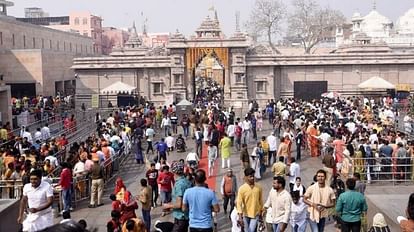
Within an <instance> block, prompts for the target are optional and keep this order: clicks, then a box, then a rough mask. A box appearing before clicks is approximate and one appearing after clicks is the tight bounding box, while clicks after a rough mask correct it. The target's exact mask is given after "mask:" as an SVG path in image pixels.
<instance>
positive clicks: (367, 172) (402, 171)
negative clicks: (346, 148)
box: [352, 156, 414, 184]
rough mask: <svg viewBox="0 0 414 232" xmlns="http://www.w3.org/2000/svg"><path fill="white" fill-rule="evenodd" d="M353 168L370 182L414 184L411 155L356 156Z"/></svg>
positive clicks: (413, 167) (363, 178) (413, 164)
mask: <svg viewBox="0 0 414 232" xmlns="http://www.w3.org/2000/svg"><path fill="white" fill-rule="evenodd" d="M352 170H353V172H354V173H355V172H358V173H359V174H360V175H361V179H362V180H363V181H366V182H369V183H383V184H387V183H388V184H398V183H402V182H404V183H406V184H414V173H413V171H414V163H413V159H412V158H411V157H385V156H380V157H372V158H355V157H354V158H352Z"/></svg>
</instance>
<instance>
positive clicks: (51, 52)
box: [0, 16, 94, 97]
mask: <svg viewBox="0 0 414 232" xmlns="http://www.w3.org/2000/svg"><path fill="white" fill-rule="evenodd" d="M93 55H94V53H93V41H92V39H91V38H89V37H85V36H80V35H77V34H73V33H68V32H63V31H58V30H54V29H50V28H46V27H42V26H37V25H33V24H29V23H24V22H20V21H18V20H16V18H13V17H10V16H0V74H1V76H2V77H3V80H2V81H3V82H4V83H5V84H7V85H10V86H11V96H12V97H23V96H27V97H32V96H36V95H39V94H41V95H46V96H49V95H55V94H57V92H59V93H64V94H74V90H75V82H74V80H75V77H74V75H75V74H74V72H73V70H71V69H70V67H71V65H72V61H73V59H74V58H75V57H81V56H93Z"/></svg>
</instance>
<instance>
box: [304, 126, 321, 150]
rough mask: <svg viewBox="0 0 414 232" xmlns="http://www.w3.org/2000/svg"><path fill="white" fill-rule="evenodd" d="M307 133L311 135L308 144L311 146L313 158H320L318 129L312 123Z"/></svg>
mask: <svg viewBox="0 0 414 232" xmlns="http://www.w3.org/2000/svg"><path fill="white" fill-rule="evenodd" d="M306 133H307V134H308V135H309V136H308V142H309V146H310V155H311V156H312V157H317V156H319V154H320V153H319V140H318V139H317V138H316V136H318V134H319V132H318V129H316V128H315V126H314V125H313V124H312V123H311V124H309V126H308V129H307V130H306Z"/></svg>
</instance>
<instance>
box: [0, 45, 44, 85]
mask: <svg viewBox="0 0 414 232" xmlns="http://www.w3.org/2000/svg"><path fill="white" fill-rule="evenodd" d="M0 72H2V74H3V79H4V82H5V83H6V84H12V83H13V84H16V83H35V84H36V92H38V93H42V92H43V89H42V83H43V66H42V53H41V51H40V50H39V49H33V50H8V51H3V52H1V53H0Z"/></svg>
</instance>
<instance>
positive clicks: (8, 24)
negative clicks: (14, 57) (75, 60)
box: [0, 16, 93, 56]
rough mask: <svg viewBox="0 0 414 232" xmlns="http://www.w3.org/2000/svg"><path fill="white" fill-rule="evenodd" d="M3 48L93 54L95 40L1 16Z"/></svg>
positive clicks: (0, 27) (1, 43) (1, 46)
mask: <svg viewBox="0 0 414 232" xmlns="http://www.w3.org/2000/svg"><path fill="white" fill-rule="evenodd" d="M0 48H1V49H45V50H52V51H63V52H67V53H74V54H79V55H83V56H84V55H92V54H93V40H92V39H91V38H89V37H86V36H81V35H78V34H75V33H69V32H63V31H58V30H54V29H50V28H46V27H42V26H38V25H32V24H29V23H23V22H20V21H17V20H16V19H15V18H13V17H8V16H1V17H0Z"/></svg>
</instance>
